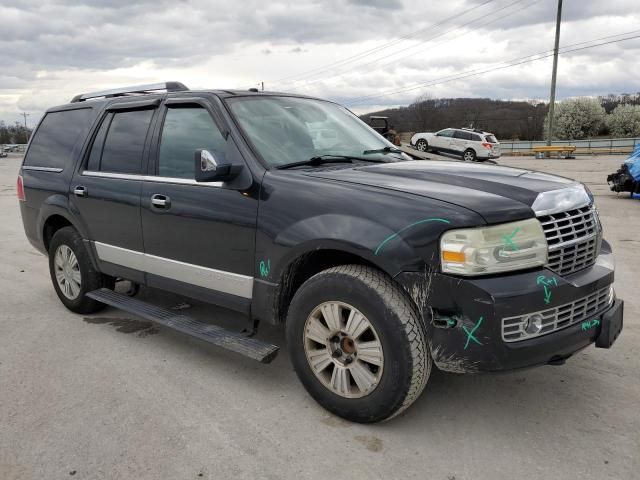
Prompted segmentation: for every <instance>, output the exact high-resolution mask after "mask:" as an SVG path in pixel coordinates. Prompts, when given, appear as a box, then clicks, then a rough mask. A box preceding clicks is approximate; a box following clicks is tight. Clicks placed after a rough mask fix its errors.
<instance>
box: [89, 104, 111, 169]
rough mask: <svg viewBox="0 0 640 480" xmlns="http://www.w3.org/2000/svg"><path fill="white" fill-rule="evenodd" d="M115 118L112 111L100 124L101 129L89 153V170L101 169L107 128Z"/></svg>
mask: <svg viewBox="0 0 640 480" xmlns="http://www.w3.org/2000/svg"><path fill="white" fill-rule="evenodd" d="M112 118H113V114H112V113H110V114H109V115H107V116H106V117H105V118H104V120H102V124H101V125H100V129H99V130H98V133H97V134H96V137H95V139H94V140H93V145H92V146H91V153H90V154H89V162H88V163H87V169H88V170H94V171H95V170H100V158H101V157H102V147H103V146H104V139H105V137H106V136H107V130H108V129H109V125H110V124H111V119H112Z"/></svg>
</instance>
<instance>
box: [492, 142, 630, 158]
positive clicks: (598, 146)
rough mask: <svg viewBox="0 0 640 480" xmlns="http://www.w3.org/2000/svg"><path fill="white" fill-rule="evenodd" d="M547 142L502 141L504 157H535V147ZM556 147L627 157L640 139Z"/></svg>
mask: <svg viewBox="0 0 640 480" xmlns="http://www.w3.org/2000/svg"><path fill="white" fill-rule="evenodd" d="M546 144H547V142H545V141H538V142H509V141H502V140H501V141H500V150H501V151H502V154H503V155H533V152H532V151H531V150H532V149H533V148H534V147H543V146H545V145H546ZM551 144H552V145H554V146H563V145H575V146H576V152H575V154H576V155H593V154H601V155H626V154H629V153H631V152H632V151H633V149H634V148H635V147H636V145H640V138H594V139H587V140H554V141H553V142H551Z"/></svg>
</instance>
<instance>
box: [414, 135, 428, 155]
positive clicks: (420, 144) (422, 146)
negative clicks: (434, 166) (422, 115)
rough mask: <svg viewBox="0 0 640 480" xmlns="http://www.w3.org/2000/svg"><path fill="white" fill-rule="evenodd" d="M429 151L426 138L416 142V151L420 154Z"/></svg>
mask: <svg viewBox="0 0 640 480" xmlns="http://www.w3.org/2000/svg"><path fill="white" fill-rule="evenodd" d="M428 149H429V144H428V143H427V141H426V140H425V139H424V138H421V139H420V140H418V141H417V142H416V150H418V151H419V152H426V151H427V150H428Z"/></svg>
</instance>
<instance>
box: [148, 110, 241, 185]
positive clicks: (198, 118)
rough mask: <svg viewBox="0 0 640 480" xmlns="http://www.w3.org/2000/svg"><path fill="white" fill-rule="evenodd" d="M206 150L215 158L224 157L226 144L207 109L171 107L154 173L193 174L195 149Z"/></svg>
mask: <svg viewBox="0 0 640 480" xmlns="http://www.w3.org/2000/svg"><path fill="white" fill-rule="evenodd" d="M198 149H203V150H208V151H209V152H211V153H212V154H213V156H214V157H215V158H216V159H220V160H223V161H224V160H225V159H226V157H227V154H228V144H227V141H226V140H225V139H224V136H223V135H222V133H221V132H220V130H218V127H217V126H216V124H215V123H214V121H213V119H212V118H211V115H209V112H207V110H205V109H204V108H202V107H186V106H181V107H178V108H175V107H171V108H168V109H167V115H166V117H165V119H164V125H163V127H162V137H161V140H160V153H159V155H158V171H157V173H158V175H159V176H161V177H172V178H188V179H193V178H194V173H195V171H194V168H195V163H194V159H193V154H194V152H195V151H196V150H198Z"/></svg>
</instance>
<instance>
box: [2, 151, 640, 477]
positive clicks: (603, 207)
mask: <svg viewBox="0 0 640 480" xmlns="http://www.w3.org/2000/svg"><path fill="white" fill-rule="evenodd" d="M621 160H622V158H621V157H594V158H579V159H577V160H535V159H533V158H522V159H519V158H503V159H501V160H499V163H500V164H504V165H514V166H518V167H525V168H533V169H538V170H543V171H547V172H552V173H557V174H561V175H565V176H569V177H575V178H577V179H580V180H582V181H585V182H586V183H587V184H588V185H589V187H590V188H591V189H592V191H593V192H594V193H595V195H596V198H597V205H598V208H599V209H600V213H601V218H602V222H603V224H604V227H605V231H606V236H607V238H608V240H609V241H610V242H611V243H612V245H613V248H614V251H615V252H616V253H617V260H618V271H617V281H616V289H617V292H618V295H619V296H620V297H622V298H624V299H625V300H626V302H627V303H626V316H625V330H624V332H623V334H622V336H621V337H620V339H619V340H618V342H617V343H616V344H615V345H614V348H613V349H611V350H600V349H595V348H593V347H590V348H588V349H586V350H584V351H582V352H581V353H579V354H577V355H576V356H575V357H574V358H572V359H571V360H570V361H569V362H568V363H567V364H566V365H564V366H562V367H551V366H548V367H542V368H538V369H533V370H527V371H522V372H517V373H510V374H503V375H486V376H457V375H447V374H443V373H440V372H435V373H434V374H433V375H432V377H431V380H430V382H429V385H428V386H427V388H426V390H425V393H424V394H423V395H422V397H421V398H420V399H419V400H418V401H417V402H416V403H415V404H414V405H413V406H412V407H411V408H410V409H409V410H408V411H407V412H406V413H405V414H403V415H402V416H400V417H398V418H396V419H394V420H392V421H390V422H387V423H383V424H378V425H372V426H362V425H354V424H350V423H347V422H345V421H343V420H341V419H339V418H336V417H333V416H332V415H330V414H328V413H327V412H325V411H324V410H323V409H322V408H320V407H319V406H317V405H316V404H315V402H314V401H313V400H312V399H311V398H310V397H309V396H308V395H307V394H306V392H305V391H304V390H303V388H302V386H301V385H300V384H299V383H298V381H297V379H296V377H295V374H294V372H293V370H292V368H291V365H290V363H289V361H288V358H287V355H286V351H285V349H284V348H283V351H282V352H281V354H280V356H279V357H278V358H277V359H276V360H275V361H274V363H272V364H271V365H261V364H257V363H254V362H252V361H250V360H245V359H244V358H241V357H237V356H235V355H233V354H230V353H226V352H224V351H221V350H217V349H214V348H209V347H207V346H205V345H202V344H200V343H197V342H196V341H193V340H190V339H188V338H185V337H183V336H180V335H177V334H174V333H171V332H170V331H168V330H165V329H157V328H154V327H152V326H151V325H150V324H148V323H146V322H142V321H137V320H134V319H131V318H130V317H129V316H128V315H126V314H125V313H123V312H119V311H117V310H114V309H108V310H105V311H104V313H101V314H99V315H97V316H93V317H91V318H84V317H82V316H80V315H75V314H72V313H70V312H69V311H67V310H65V308H64V307H63V306H62V304H61V303H60V302H59V301H58V300H57V298H56V296H55V293H54V291H53V288H52V287H51V285H50V280H49V274H48V270H47V262H46V258H45V257H43V256H42V255H40V254H39V253H37V252H36V251H34V250H33V249H32V248H31V246H30V245H29V244H28V242H27V241H26V239H25V236H24V233H23V231H22V224H21V221H20V214H19V210H18V206H17V200H16V197H15V179H16V173H17V170H18V166H19V157H17V156H16V155H10V157H9V158H7V159H0V224H1V225H2V230H1V232H2V242H1V243H0V292H2V293H0V478H1V479H3V480H8V479H18V478H19V479H32V478H33V479H47V480H52V479H63V478H70V477H73V478H81V479H97V478H108V479H116V478H124V479H129V478H136V479H191V478H193V479H198V478H210V479H213V478H216V479H220V478H237V479H280V478H305V479H306V478H319V479H326V478H327V477H338V478H352V479H360V478H362V479H365V478H366V479H372V478H384V479H392V478H416V479H429V480H435V479H442V480H453V479H456V480H463V479H492V480H495V479H518V480H526V479H540V478H547V479H554V480H557V479H598V480H600V479H604V478H611V479H632V478H640V408H639V406H640V360H639V356H638V345H639V344H640V322H639V320H638V313H639V311H640V297H639V296H638V290H637V289H638V279H637V278H638V277H637V273H638V272H639V271H640V248H639V247H640V240H639V238H640V236H639V235H638V234H639V233H640V202H638V201H632V200H629V199H628V198H626V197H622V196H619V197H616V195H614V194H612V193H611V192H609V190H608V188H607V186H606V184H605V181H604V180H605V178H606V175H607V173H610V172H612V171H614V170H615V169H616V168H617V166H618V165H619V163H620V162H621ZM142 295H143V297H145V296H146V297H153V298H154V299H155V300H157V301H159V302H161V303H163V304H165V305H176V304H178V303H179V302H181V301H183V299H180V298H177V297H173V296H171V295H166V294H162V295H159V294H158V292H150V291H146V292H142ZM190 303H192V302H190ZM189 312H193V314H194V315H196V316H206V317H207V318H210V319H213V320H214V321H215V322H216V323H218V324H222V325H231V324H233V323H234V322H238V321H241V320H240V319H238V318H237V317H236V316H235V315H233V314H231V313H229V312H227V311H224V310H221V309H218V308H214V307H210V306H205V305H200V304H193V305H192V307H191V309H190V310H189ZM260 337H261V338H264V339H266V340H269V341H272V342H274V343H277V344H283V342H284V335H283V332H281V331H279V330H276V329H271V328H262V329H261V332H260Z"/></svg>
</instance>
